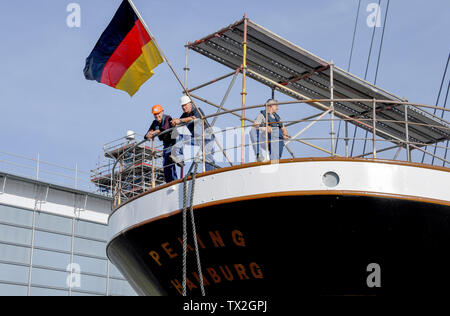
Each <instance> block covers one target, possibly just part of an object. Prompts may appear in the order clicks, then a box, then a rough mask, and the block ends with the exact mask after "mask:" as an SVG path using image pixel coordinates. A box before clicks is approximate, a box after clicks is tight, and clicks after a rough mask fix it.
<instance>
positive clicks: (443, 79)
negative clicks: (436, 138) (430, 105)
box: [421, 53, 450, 164]
mask: <svg viewBox="0 0 450 316" xmlns="http://www.w3.org/2000/svg"><path fill="white" fill-rule="evenodd" d="M449 61H450V53H449V54H448V57H447V64H446V65H445V69H444V74H443V75H442V81H441V86H440V88H439V93H438V96H437V99H436V104H435V106H438V104H439V99H440V97H441V92H442V86H443V85H444V81H445V76H446V74H447V68H448V63H449ZM447 95H448V89H447ZM445 100H446V101H445V104H446V103H447V97H445ZM445 104H444V108H445ZM436 111H437V109H434V112H433V114H436ZM443 115H444V111H442V116H443ZM447 146H448V142H447ZM425 150H427V146H425ZM434 153H436V147H435V152H434ZM446 154H447V151H446ZM433 158H434V157H433ZM424 160H425V152H424V153H423V155H422V162H421V163H423V162H424ZM433 162H434V159H433ZM444 163H445V162H444ZM432 164H433V163H432Z"/></svg>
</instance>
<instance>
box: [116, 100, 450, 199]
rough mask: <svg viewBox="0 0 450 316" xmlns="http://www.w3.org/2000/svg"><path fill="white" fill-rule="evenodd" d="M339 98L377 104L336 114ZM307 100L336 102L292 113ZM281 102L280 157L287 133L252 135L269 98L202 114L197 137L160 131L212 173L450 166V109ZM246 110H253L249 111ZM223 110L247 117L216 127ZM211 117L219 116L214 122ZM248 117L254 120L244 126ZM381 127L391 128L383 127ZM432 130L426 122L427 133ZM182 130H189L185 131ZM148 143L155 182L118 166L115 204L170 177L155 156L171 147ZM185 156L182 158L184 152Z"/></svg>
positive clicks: (400, 104)
mask: <svg viewBox="0 0 450 316" xmlns="http://www.w3.org/2000/svg"><path fill="white" fill-rule="evenodd" d="M335 102H365V103H366V104H367V103H369V102H370V104H372V109H371V111H370V115H371V117H355V116H353V117H352V116H350V115H345V114H342V113H339V116H338V115H337V113H334V109H333V106H332V104H333V103H335ZM302 103H320V104H323V105H326V104H330V106H329V107H328V108H327V109H324V110H323V111H316V112H315V113H309V115H308V116H306V117H303V118H299V119H298V118H296V117H293V116H294V115H295V113H296V112H295V111H294V112H293V113H294V114H292V111H291V112H289V108H291V109H292V108H293V107H298V106H299V105H301V104H302ZM378 104H383V106H386V105H390V106H391V107H392V109H394V108H396V107H402V110H403V112H404V116H403V117H404V119H403V120H401V119H386V118H382V117H381V116H380V115H378V112H377V111H378V110H379V109H378ZM278 105H279V110H278V112H277V113H278V114H279V115H280V117H281V119H282V120H281V121H280V122H275V123H281V124H283V125H284V126H285V127H286V129H287V131H288V134H289V138H287V139H284V140H283V153H282V155H281V156H277V155H276V154H275V155H273V154H271V152H270V151H267V148H271V149H272V148H273V149H275V148H277V146H278V145H279V144H277V143H279V142H280V141H281V140H280V138H277V139H269V137H268V136H269V135H267V133H265V132H260V134H266V135H263V136H264V137H261V138H260V139H259V140H255V139H254V137H252V132H253V133H254V131H255V129H256V125H255V120H254V119H255V118H256V116H257V115H258V114H259V113H260V111H261V110H264V109H266V107H267V105H266V104H257V105H253V106H246V107H245V108H242V107H238V108H234V109H230V110H227V109H222V110H220V111H218V112H216V113H212V114H208V115H204V116H203V117H202V118H201V119H197V120H195V121H194V123H193V124H194V135H189V132H186V130H187V129H186V126H185V125H186V124H184V129H185V132H180V129H182V128H183V126H177V127H174V128H171V129H168V130H166V131H164V132H162V133H161V134H160V135H163V134H164V133H171V134H172V137H174V138H175V139H176V146H177V148H176V150H175V151H173V154H175V155H177V151H178V149H179V148H180V147H181V148H183V154H182V155H181V160H182V162H183V165H184V166H189V165H190V164H192V163H193V162H195V163H197V164H199V172H205V171H207V170H208V169H211V166H212V169H216V168H222V167H227V166H234V165H239V164H244V163H249V162H256V161H270V162H271V163H277V162H278V160H279V159H284V158H304V157H346V158H361V159H389V160H402V161H408V162H415V163H422V164H429V165H438V166H442V167H447V166H449V164H450V161H449V160H450V157H448V156H450V153H449V151H450V150H449V149H450V147H449V139H450V124H449V123H448V121H446V120H445V119H444V118H446V117H448V116H449V112H450V110H448V109H445V108H442V107H436V106H430V105H424V104H417V103H411V102H398V101H396V102H394V101H391V100H375V99H316V100H295V101H287V102H278ZM392 109H391V110H392ZM244 110H245V113H246V116H244V115H243V111H244ZM294 110H295V108H294ZM430 110H433V111H434V113H430V112H429V111H430ZM252 111H253V112H252ZM408 111H409V114H408ZM413 111H415V112H417V113H421V114H422V116H421V117H423V116H424V115H423V114H426V117H428V118H429V121H428V122H419V121H417V120H416V119H414V117H413V116H411V115H410V114H411V113H413ZM438 111H439V112H440V114H441V115H440V116H438V115H436V113H437V112H438ZM250 114H251V115H252V118H251V119H250V118H248V117H249V115H250ZM222 116H223V117H231V116H235V117H237V118H239V119H240V122H239V123H240V124H239V125H238V124H235V126H232V124H229V125H231V126H227V127H218V126H216V125H214V123H215V122H216V120H217V118H219V117H222ZM210 120H212V122H213V123H212V124H211V122H210ZM265 121H266V123H265V126H262V127H264V128H263V130H267V126H268V123H267V120H265ZM235 122H236V121H235ZM244 122H246V124H243V123H244ZM393 123H395V124H396V126H395V127H394V128H392V131H393V132H392V133H391V132H389V130H388V129H386V126H389V125H390V124H391V125H392V124H393ZM355 126H358V129H357V130H356V131H355V130H353V131H354V132H353V134H352V133H351V131H350V129H351V127H355ZM379 126H382V127H383V128H379ZM399 126H400V127H401V128H399ZM424 128H426V131H425V130H424ZM358 131H359V134H361V131H363V133H364V132H365V135H364V134H363V135H362V136H361V135H357V132H358ZM413 132H414V133H413ZM421 133H422V134H423V133H428V134H430V133H431V134H433V135H434V136H433V137H435V138H436V141H435V142H421V141H420V139H417V138H418V137H420V136H421ZM180 134H181V135H183V136H180ZM272 134H274V133H272ZM431 134H430V135H431ZM424 135H425V134H424ZM425 136H427V135H425ZM437 136H438V137H437ZM274 138H275V137H274ZM146 142H150V144H148V146H149V147H150V148H152V149H153V151H152V155H151V159H152V160H153V162H152V163H151V166H153V167H152V168H151V170H149V173H148V174H147V176H148V178H149V181H148V182H146V181H143V183H142V187H139V184H136V183H134V182H133V181H126V179H121V180H120V181H119V178H120V177H121V172H120V171H119V172H116V171H115V172H113V173H112V174H113V175H114V176H113V181H112V186H113V196H114V201H115V205H114V206H115V207H117V206H118V205H120V204H121V203H123V202H124V201H125V200H127V199H129V198H131V197H134V196H136V195H139V194H141V193H143V192H145V191H147V190H149V189H152V188H155V187H156V186H158V185H159V184H163V183H164V181H163V180H162V179H161V177H162V172H161V170H162V169H163V167H168V166H170V164H169V165H166V166H162V167H161V168H160V169H159V171H160V174H159V177H160V181H159V182H158V183H156V181H155V179H156V178H157V174H156V172H157V169H156V168H155V167H154V166H155V162H154V160H155V155H154V154H153V153H154V152H155V150H156V149H157V150H159V151H162V150H163V149H164V148H163V147H162V144H161V143H160V142H159V140H157V137H155V139H154V140H151V141H145V140H142V141H140V142H137V143H136V145H135V147H136V146H140V145H142V144H144V143H146ZM135 147H133V148H135ZM133 148H129V149H128V150H127V151H125V152H124V153H123V154H122V155H121V156H120V157H119V159H117V160H116V161H115V163H114V165H113V166H112V170H115V169H116V167H117V165H120V164H119V162H121V161H122V162H123V157H124V156H125V155H126V153H129V152H132V151H133ZM256 148H263V151H264V155H263V157H262V158H261V155H259V156H257V152H256ZM172 149H173V148H171V149H169V150H172ZM203 149H204V150H203ZM271 151H276V150H271ZM178 157H179V158H180V156H178ZM211 157H213V159H211ZM158 159H159V160H160V165H161V164H162V161H161V160H162V157H161V156H160V157H158ZM174 164H175V163H174ZM208 165H209V168H208ZM183 169H186V168H179V169H178V167H177V170H179V172H178V175H179V177H183V176H185V174H183V171H184V170H183ZM149 183H150V185H149Z"/></svg>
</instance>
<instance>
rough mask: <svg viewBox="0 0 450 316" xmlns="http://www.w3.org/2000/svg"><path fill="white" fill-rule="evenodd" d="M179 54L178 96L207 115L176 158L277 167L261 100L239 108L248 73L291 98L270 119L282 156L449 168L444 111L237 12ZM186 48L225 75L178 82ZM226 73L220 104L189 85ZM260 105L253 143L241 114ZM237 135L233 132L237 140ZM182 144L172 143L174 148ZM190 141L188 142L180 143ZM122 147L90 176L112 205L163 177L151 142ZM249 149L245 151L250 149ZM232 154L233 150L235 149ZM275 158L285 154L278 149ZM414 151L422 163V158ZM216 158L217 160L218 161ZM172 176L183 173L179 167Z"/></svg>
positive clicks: (250, 124)
mask: <svg viewBox="0 0 450 316" xmlns="http://www.w3.org/2000/svg"><path fill="white" fill-rule="evenodd" d="M185 50H186V56H185V60H186V63H185V67H184V70H185V78H184V79H185V80H184V86H183V88H184V91H183V93H186V94H188V96H189V97H190V98H191V100H192V104H193V107H194V108H197V109H200V108H199V107H198V106H197V105H196V101H200V102H202V103H204V104H207V105H210V106H212V110H213V111H212V112H210V113H211V114H205V113H204V112H203V111H199V112H200V113H201V118H199V119H198V120H197V123H199V124H200V125H199V126H200V127H201V128H199V130H200V132H197V134H196V135H193V136H194V137H193V138H194V141H193V142H192V143H191V147H192V148H193V145H196V146H197V149H195V151H192V154H191V156H190V157H186V156H183V161H182V165H185V164H187V163H192V162H195V163H200V164H201V167H202V168H201V170H202V171H203V172H205V171H206V168H205V165H206V164H210V161H208V159H207V158H206V152H208V153H213V154H216V153H217V157H216V158H214V159H216V160H215V162H214V167H215V168H218V167H219V168H220V167H225V166H227V165H229V166H234V165H236V164H245V163H254V162H255V161H256V162H259V163H261V162H262V163H267V162H268V161H270V163H277V161H278V160H280V159H282V156H283V154H282V153H280V155H279V157H276V155H274V157H275V158H273V157H271V156H270V153H269V151H270V146H271V144H276V142H281V141H279V140H269V137H268V133H267V130H268V120H267V110H268V105H267V103H261V104H256V105H248V104H246V102H247V100H246V96H247V78H251V79H254V80H255V81H257V82H258V83H261V84H263V85H265V86H267V87H269V88H270V89H271V90H272V99H273V96H274V92H275V91H278V92H280V93H282V94H284V95H286V96H288V97H290V98H292V99H293V100H289V101H283V102H277V104H278V105H280V110H281V109H282V110H289V111H290V113H289V116H284V114H283V115H281V116H280V117H283V116H284V117H285V118H288V119H285V120H283V119H281V121H280V122H276V123H281V124H283V125H284V126H285V127H286V128H289V135H286V137H287V138H284V139H283V140H282V142H283V144H282V148H284V149H285V151H284V153H287V154H288V155H289V156H290V157H289V158H290V159H296V158H304V157H323V156H325V157H334V158H339V159H343V158H349V159H353V158H364V159H388V160H405V161H406V162H408V163H410V164H411V165H412V166H416V165H417V163H418V161H419V160H420V157H419V156H421V155H423V156H422V161H421V162H420V164H429V165H434V166H436V165H437V164H438V163H439V164H441V163H442V168H444V170H449V169H448V166H449V165H450V161H449V159H448V158H447V154H448V152H449V151H450V147H449V141H450V123H449V121H448V117H449V115H450V110H449V109H446V108H445V107H443V108H442V107H438V106H430V105H425V104H418V103H412V102H409V101H408V100H406V99H404V98H400V97H398V96H395V95H394V94H392V93H390V92H388V91H386V90H384V89H382V88H380V87H378V86H375V85H373V84H371V83H370V82H367V81H365V80H363V79H361V78H358V77H357V76H355V75H353V74H350V73H348V72H346V71H345V70H343V69H341V68H339V67H337V66H336V65H335V64H334V62H333V61H326V60H324V59H322V58H320V57H317V56H316V55H314V54H312V53H310V52H309V51H307V50H305V49H303V48H301V47H299V46H297V45H295V44H293V43H291V42H289V41H287V40H286V39H283V38H282V37H280V36H278V35H276V34H274V33H272V32H270V31H269V30H267V29H265V28H263V27H262V26H260V25H258V24H256V23H255V22H253V21H251V20H250V19H248V17H247V16H246V15H244V17H243V19H241V20H239V21H237V22H235V23H233V24H231V25H229V26H227V27H225V28H222V29H220V30H218V31H217V32H214V33H211V34H210V35H208V36H205V37H203V38H201V39H199V40H196V41H193V42H188V43H187V44H186V45H185ZM190 50H192V51H195V52H197V53H200V54H201V55H204V56H206V57H208V58H210V59H212V60H213V61H215V62H218V63H220V64H222V65H224V66H226V67H228V68H231V72H229V73H226V74H224V75H221V76H218V77H217V76H216V77H215V78H213V79H211V80H209V81H207V82H205V83H201V84H199V85H197V86H195V87H191V88H187V87H188V72H189V71H190V67H189V64H188V60H189V58H188V54H189V51H190ZM239 75H241V78H242V89H240V94H241V102H240V103H241V104H239V105H238V106H234V107H233V108H229V107H225V105H226V102H227V99H228V97H229V94H230V92H231V89H232V88H233V86H234V84H235V82H236V80H237V78H238V77H239ZM230 77H232V79H231V82H230V83H229V85H228V86H227V88H226V91H225V93H224V94H220V93H219V94H217V95H220V96H222V95H223V97H222V98H221V101H220V102H213V101H211V100H208V99H206V98H203V97H201V96H199V94H198V90H200V89H202V88H204V87H207V86H212V85H213V84H215V83H217V82H219V81H222V80H224V79H226V78H230ZM194 100H196V101H194ZM304 105H309V106H310V107H306V106H304ZM261 110H265V113H266V119H265V127H264V130H265V131H266V132H265V136H264V137H261V138H262V139H260V138H257V140H252V139H251V134H250V133H251V131H252V130H255V121H254V120H253V119H252V118H249V116H250V115H252V111H254V112H253V113H255V112H256V111H257V112H256V113H258V114H259V113H263V112H264V111H261ZM432 111H433V112H432ZM437 111H441V115H440V116H438V115H437V114H438V113H439V112H437ZM249 114H250V115H249ZM225 115H226V116H229V117H235V118H238V119H239V124H236V125H231V126H230V125H228V127H218V126H216V122H217V119H218V118H219V117H222V116H225ZM209 120H211V121H209ZM341 123H343V124H342V125H343V130H344V131H343V134H344V135H341V134H340V127H341ZM231 124H233V123H231ZM300 125H302V126H300ZM351 125H353V126H354V127H355V134H354V135H353V137H352V136H351V135H349V126H351ZM336 127H337V128H336ZM177 128H179V126H177V127H173V128H170V129H168V130H165V131H164V132H162V133H161V134H160V135H162V134H164V133H172V132H173V130H174V129H177ZM209 129H212V132H208V130H209ZM357 129H362V130H365V131H367V135H366V136H365V137H364V138H361V137H357V136H356V131H357ZM258 130H259V128H258ZM336 130H337V133H336ZM233 133H234V134H233ZM369 133H370V134H369ZM238 134H240V135H239V136H240V137H236V136H238ZM211 135H212V137H211ZM258 135H259V134H258ZM290 135H291V136H290ZM248 136H250V137H248ZM283 137H284V135H283ZM249 138H250V140H248V139H249ZM207 139H209V144H213V145H214V148H213V150H212V151H208V148H207V143H208V142H207V141H206V140H207ZM274 139H275V138H274ZM238 140H239V141H238ZM181 141H182V140H181V139H178V141H177V144H178V143H179V142H181ZM189 142H190V141H187V145H188V146H189ZM366 143H367V144H371V145H372V146H370V145H368V146H367V149H368V150H367V151H366ZM355 144H356V146H355ZM362 144H364V145H362ZM121 146H122V147H121ZM121 146H119V147H117V148H108V150H105V157H108V158H111V160H114V159H117V161H114V165H113V168H112V169H114V170H116V169H115V167H116V166H118V169H119V171H118V172H117V171H115V172H114V173H112V172H111V165H112V161H111V164H110V165H109V169H108V170H109V171H108V172H105V174H104V175H103V176H100V178H101V179H102V181H103V183H101V181H98V183H99V185H98V186H99V187H100V185H101V186H103V187H104V188H106V189H107V190H110V191H112V192H113V196H114V207H117V206H118V205H120V204H121V201H124V200H125V199H129V198H130V197H133V196H135V195H136V194H139V193H141V192H145V191H146V190H148V189H150V188H153V187H155V186H157V185H159V184H162V183H163V180H162V179H163V176H162V168H161V167H155V163H151V162H150V161H151V159H153V160H155V159H156V158H159V160H161V156H162V153H161V152H160V151H159V152H158V151H156V150H155V149H154V148H155V147H154V146H153V143H152V146H149V147H145V146H144V145H142V143H136V142H128V143H127V144H122V145H121ZM142 146H144V147H142ZM354 146H355V147H360V148H359V149H360V150H361V152H360V153H357V152H355V153H354V152H353V147H354ZM260 147H265V148H266V149H267V148H268V149H269V150H266V151H265V154H266V157H265V158H264V160H262V161H261V160H258V151H259V150H260ZM370 147H371V148H370ZM145 148H147V149H145ZM250 148H253V151H252V150H249V149H250ZM255 148H256V149H255ZM350 148H351V150H350ZM152 149H153V150H152ZM370 149H371V150H370ZM402 150H403V153H404V158H403V157H402V156H403V153H402ZM238 151H240V155H238V154H237V153H238ZM142 152H148V153H149V154H150V156H145V154H143V156H142V158H139V159H140V160H139V161H140V162H142V164H140V165H139V166H140V167H141V168H142V169H141V170H140V174H139V175H136V172H135V171H136V170H137V169H138V167H135V166H136V163H137V164H138V162H137V160H136V159H134V158H132V157H138V156H139V155H142ZM252 152H255V155H254V156H251V153H252ZM400 153H402V155H400ZM130 154H131V156H129V155H130ZM230 154H231V155H230ZM284 156H285V158H286V156H287V155H286V154H285V155H284ZM423 157H427V158H429V159H430V160H431V161H430V162H424V158H423ZM217 158H220V159H221V161H217ZM145 163H147V164H148V165H145ZM159 166H160V165H159ZM436 167H437V166H436ZM150 169H151V170H152V171H153V173H154V175H153V179H155V181H154V182H153V183H151V185H149V182H147V181H148V180H149V179H151V177H150V178H149V177H148V175H149V171H150ZM99 172H100V171H99ZM112 175H114V176H116V177H115V178H114V177H113V176H112ZM145 175H146V176H147V177H146V176H145ZM181 177H183V171H182V169H181ZM97 178H99V176H97V175H96V176H95V177H94V179H97ZM95 181H97V180H95ZM140 181H141V182H140ZM139 183H140V184H139ZM138 186H140V187H139V188H138ZM137 192H139V193H137Z"/></svg>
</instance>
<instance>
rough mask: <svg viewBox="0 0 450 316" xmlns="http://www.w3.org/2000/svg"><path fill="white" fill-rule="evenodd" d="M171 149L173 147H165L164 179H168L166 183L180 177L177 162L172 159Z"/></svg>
mask: <svg viewBox="0 0 450 316" xmlns="http://www.w3.org/2000/svg"><path fill="white" fill-rule="evenodd" d="M171 150H172V147H167V148H164V149H163V167H164V181H166V183H169V182H172V181H174V180H176V179H178V176H177V169H176V168H175V162H174V161H173V160H172V158H170V154H171Z"/></svg>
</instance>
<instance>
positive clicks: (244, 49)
mask: <svg viewBox="0 0 450 316" xmlns="http://www.w3.org/2000/svg"><path fill="white" fill-rule="evenodd" d="M247 22H248V17H247V14H246V13H245V14H244V41H243V42H242V47H243V56H242V92H241V94H242V119H241V164H243V163H244V150H245V146H244V143H245V131H244V126H245V96H246V95H247V91H246V72H247V26H248V25H247Z"/></svg>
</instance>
